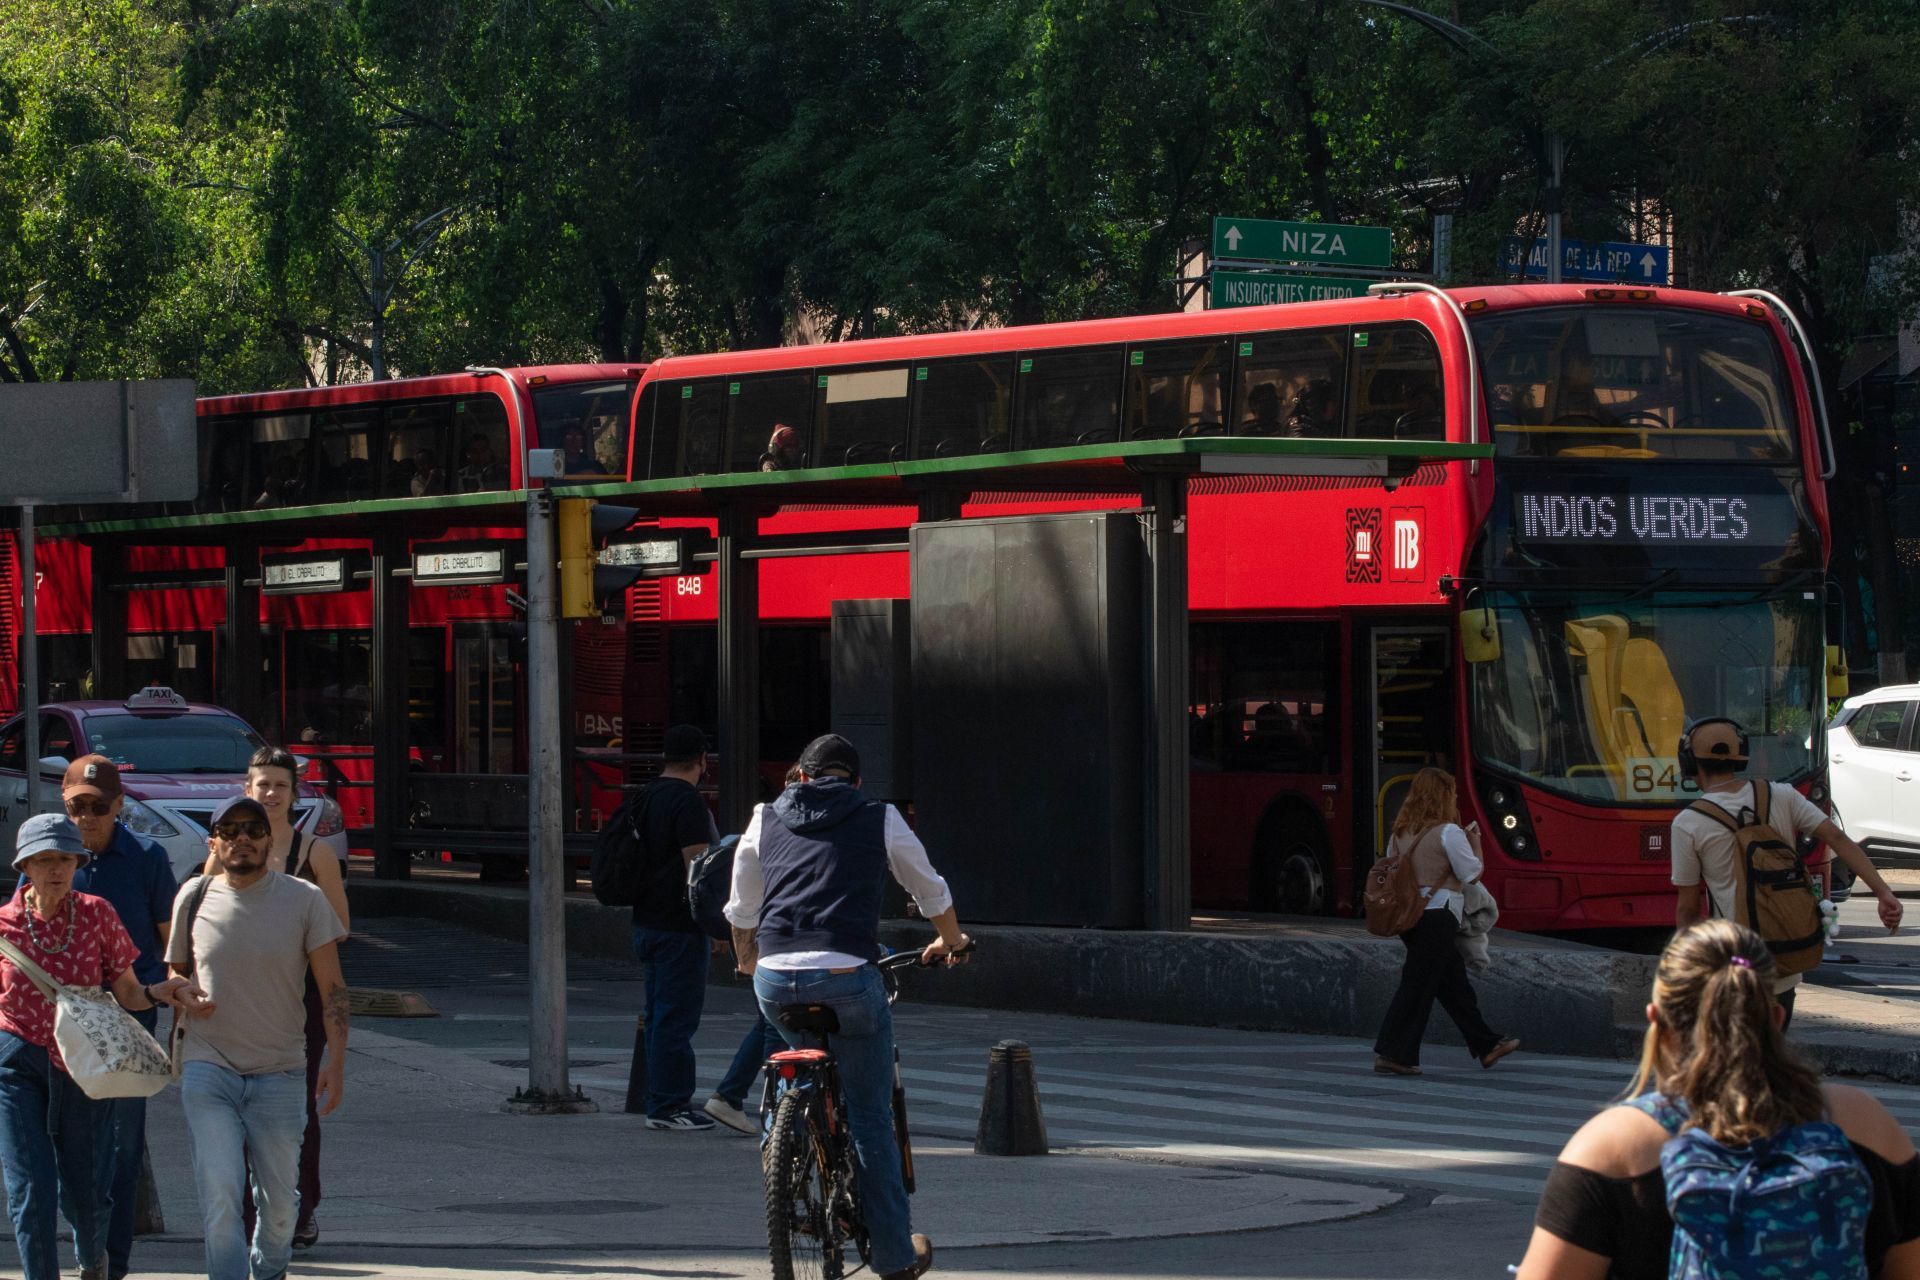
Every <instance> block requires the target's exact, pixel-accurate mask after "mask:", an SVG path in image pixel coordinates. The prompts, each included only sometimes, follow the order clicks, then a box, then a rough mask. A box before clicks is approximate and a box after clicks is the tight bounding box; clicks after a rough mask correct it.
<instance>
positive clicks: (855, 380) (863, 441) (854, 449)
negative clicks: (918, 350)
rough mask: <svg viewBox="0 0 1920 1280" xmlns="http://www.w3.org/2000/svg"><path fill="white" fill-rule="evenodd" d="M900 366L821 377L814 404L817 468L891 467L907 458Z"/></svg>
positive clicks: (904, 393)
mask: <svg viewBox="0 0 1920 1280" xmlns="http://www.w3.org/2000/svg"><path fill="white" fill-rule="evenodd" d="M907 378H908V374H907V369H906V366H905V365H902V366H900V367H899V368H896V369H856V370H853V371H851V372H848V373H823V374H821V375H820V376H819V378H818V379H817V380H816V381H817V382H818V383H819V386H818V388H817V390H818V395H817V396H816V398H815V400H814V411H815V424H816V427H815V437H816V439H817V441H818V444H817V446H816V447H817V453H816V455H815V456H816V457H817V458H818V459H819V462H820V465H821V466H823V467H844V466H852V465H854V464H855V463H860V462H894V461H898V460H899V459H901V458H904V457H905V456H906V453H907V388H908V387H909V386H910V385H911V384H910V383H909V382H908V380H907Z"/></svg>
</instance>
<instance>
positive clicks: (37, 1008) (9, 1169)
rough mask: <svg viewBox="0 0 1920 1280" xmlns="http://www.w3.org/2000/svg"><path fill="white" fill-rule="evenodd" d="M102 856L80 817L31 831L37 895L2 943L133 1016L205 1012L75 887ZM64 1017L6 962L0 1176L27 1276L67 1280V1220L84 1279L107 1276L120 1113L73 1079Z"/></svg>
mask: <svg viewBox="0 0 1920 1280" xmlns="http://www.w3.org/2000/svg"><path fill="white" fill-rule="evenodd" d="M91 858H92V854H91V853H89V852H88V850H87V845H86V841H85V840H83V839H82V838H81V835H80V829H79V828H78V827H76V826H75V825H74V824H73V823H72V821H70V820H69V819H67V818H63V817H61V816H60V815H58V814H53V813H41V814H35V815H34V816H33V817H30V818H28V819H27V820H26V821H25V822H23V823H21V824H20V830H19V831H18V832H17V833H16V836H15V840H14V853H13V867H14V870H15V871H18V872H19V873H20V874H21V875H22V876H24V877H25V879H26V881H27V889H26V891H25V892H24V893H21V894H19V895H18V896H16V897H14V898H13V899H12V900H11V901H9V902H8V903H7V904H6V905H5V906H4V907H0V938H5V939H6V941H7V942H9V943H11V944H12V945H13V946H14V947H16V948H18V949H19V951H20V952H21V953H22V954H23V955H25V956H26V957H27V959H28V960H31V961H32V962H33V963H35V964H37V965H38V966H39V967H40V968H41V969H42V970H44V971H45V972H46V973H47V974H48V976H50V977H52V978H53V979H54V981H56V982H59V983H63V984H65V985H67V986H73V987H106V988H107V989H108V990H110V991H111V992H112V993H113V997H114V999H115V1000H117V1001H119V1002H120V1006H121V1007H122V1008H124V1009H127V1010H128V1011H130V1012H138V1011H140V1010H142V1009H151V1008H153V1007H154V1006H155V1005H156V1004H176V1005H177V1006H179V1007H193V1006H195V1005H196V1004H198V1003H199V1002H200V995H201V993H200V992H199V990H198V989H197V988H196V987H194V985H193V984H192V983H190V982H188V981H187V980H186V979H185V978H168V979H166V980H164V981H162V982H159V983H145V984H143V983H142V982H141V981H140V979H139V978H138V977H137V976H136V975H135V973H134V969H133V963H134V960H135V958H136V957H137V956H138V955H139V950H138V948H136V947H135V946H134V943H133V939H132V938H130V937H128V936H127V930H126V927H125V926H124V925H122V924H121V923H120V917H119V916H118V915H117V914H116V913H115V911H114V909H113V906H112V905H111V904H110V903H108V902H107V900H106V899H105V898H100V897H96V896H94V895H93V894H90V893H81V892H78V891H76V890H75V889H74V888H73V878H74V873H75V872H76V871H77V870H78V869H79V868H80V866H81V865H82V864H83V863H85V862H87V861H89V860H90V859H91ZM53 1016H54V1010H53V1005H52V1003H51V1002H49V1001H48V999H47V998H46V996H44V995H42V994H41V993H40V990H39V988H38V987H36V986H35V985H34V983H33V980H32V979H31V978H29V977H28V976H27V975H26V974H25V973H23V972H21V970H20V969H19V968H18V967H17V966H16V965H14V964H13V962H12V961H11V960H7V961H4V962H0V1168H4V1170H5V1173H6V1182H7V1216H8V1217H9V1218H10V1219H11V1220H12V1222H13V1242H14V1247H15V1248H17V1249H18V1250H19V1252H20V1269H21V1272H22V1273H23V1275H24V1276H25V1278H26V1280H59V1278H60V1274H61V1269H60V1226H59V1222H58V1219H57V1217H56V1215H59V1216H64V1217H65V1218H66V1220H67V1224H68V1225H69V1226H70V1227H71V1228H72V1229H73V1240H74V1250H75V1255H76V1259H77V1261H78V1263H79V1267H80V1275H81V1280H105V1278H106V1275H107V1267H108V1263H107V1232H108V1229H109V1222H110V1216H111V1207H110V1205H109V1202H108V1200H107V1197H106V1194H105V1187H104V1185H103V1179H102V1176H101V1174H102V1169H103V1164H104V1160H103V1156H102V1152H103V1150H104V1149H105V1148H106V1146H107V1143H108V1141H109V1138H108V1124H109V1122H110V1117H111V1112H110V1110H109V1107H108V1104H107V1103H105V1102H101V1101H96V1100H94V1099H92V1098H89V1097H88V1096H87V1095H86V1094H85V1093H83V1092H81V1089H80V1086H79V1085H77V1084H75V1083H74V1082H73V1079H72V1077H70V1076H69V1075H68V1074H67V1071H66V1064H65V1063H64V1062H62V1061H61V1058H60V1049H59V1046H57V1045H56V1044H55V1043H54V1039H53Z"/></svg>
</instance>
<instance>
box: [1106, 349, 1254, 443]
mask: <svg viewBox="0 0 1920 1280" xmlns="http://www.w3.org/2000/svg"><path fill="white" fill-rule="evenodd" d="M1232 350H1233V348H1232V346H1231V345H1230V344H1229V342H1228V340H1227V339H1225V338H1221V339H1219V340H1217V341H1208V342H1158V343H1154V344H1153V345H1151V346H1144V347H1135V348H1133V349H1132V350H1131V351H1129V352H1127V374H1126V399H1125V407H1124V409H1123V411H1122V414H1121V417H1122V420H1123V421H1124V423H1125V424H1126V438H1127V439H1129V440H1167V439H1171V438H1173V437H1175V436H1202V435H1205V436H1217V435H1225V434H1227V431H1226V425H1225V422H1224V421H1223V419H1224V417H1225V406H1224V401H1223V396H1224V393H1225V382H1226V370H1227V368H1228V365H1229V356H1230V355H1231V353H1232Z"/></svg>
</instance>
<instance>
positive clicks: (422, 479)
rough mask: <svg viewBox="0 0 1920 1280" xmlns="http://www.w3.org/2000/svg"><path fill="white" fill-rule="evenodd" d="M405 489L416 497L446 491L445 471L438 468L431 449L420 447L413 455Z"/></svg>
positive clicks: (438, 461)
mask: <svg viewBox="0 0 1920 1280" xmlns="http://www.w3.org/2000/svg"><path fill="white" fill-rule="evenodd" d="M407 491H408V492H409V493H411V494H412V495H413V496H414V497H416V498H425V497H428V496H429V495H431V494H436V493H445V492H446V491H447V473H446V472H445V471H442V470H441V469H440V460H439V459H438V458H436V457H434V455H433V450H431V449H422V450H420V452H418V453H416V454H414V455H413V475H412V476H410V477H408V479H407Z"/></svg>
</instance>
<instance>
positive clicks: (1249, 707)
mask: <svg viewBox="0 0 1920 1280" xmlns="http://www.w3.org/2000/svg"><path fill="white" fill-rule="evenodd" d="M1339 631H1340V629H1339V626H1338V625H1337V624H1335V623H1331V622H1222V623H1196V624H1195V625H1194V628H1193V641H1192V648H1191V654H1192V656H1191V659H1190V662H1191V666H1192V672H1191V684H1192V694H1191V696H1192V699H1193V705H1192V707H1191V708H1190V710H1189V715H1190V717H1191V725H1192V738H1191V742H1192V751H1193V755H1194V758H1195V760H1196V762H1198V763H1199V764H1200V765H1201V766H1202V767H1203V768H1205V769H1206V770H1207V771H1208V772H1216V771H1223V770H1224V771H1227V772H1235V773H1241V772H1254V773H1310V774H1318V773H1336V772H1338V771H1339V764H1338V756H1339V741H1338V736H1339V735H1338V730H1337V727H1336V725H1337V716H1336V714H1335V709H1334V704H1335V702H1336V701H1337V698H1336V696H1335V695H1336V690H1337V687H1338V678H1339V672H1340V657H1339V654H1340V649H1339Z"/></svg>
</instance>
